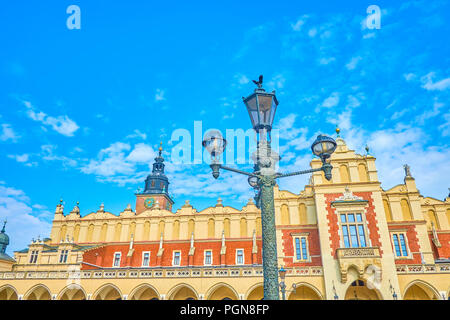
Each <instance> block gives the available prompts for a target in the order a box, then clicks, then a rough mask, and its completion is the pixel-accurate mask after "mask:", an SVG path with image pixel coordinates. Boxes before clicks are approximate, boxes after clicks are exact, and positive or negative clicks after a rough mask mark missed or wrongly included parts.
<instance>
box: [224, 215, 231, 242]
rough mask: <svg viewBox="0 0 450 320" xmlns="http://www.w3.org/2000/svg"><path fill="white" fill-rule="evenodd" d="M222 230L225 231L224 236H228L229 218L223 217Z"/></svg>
mask: <svg viewBox="0 0 450 320" xmlns="http://www.w3.org/2000/svg"><path fill="white" fill-rule="evenodd" d="M223 230H224V231H225V237H227V238H229V237H230V219H228V218H225V219H223Z"/></svg>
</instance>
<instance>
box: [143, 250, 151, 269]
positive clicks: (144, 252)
mask: <svg viewBox="0 0 450 320" xmlns="http://www.w3.org/2000/svg"><path fill="white" fill-rule="evenodd" d="M146 253H148V265H144V255H145V254H146ZM141 266H142V267H150V251H142V261H141Z"/></svg>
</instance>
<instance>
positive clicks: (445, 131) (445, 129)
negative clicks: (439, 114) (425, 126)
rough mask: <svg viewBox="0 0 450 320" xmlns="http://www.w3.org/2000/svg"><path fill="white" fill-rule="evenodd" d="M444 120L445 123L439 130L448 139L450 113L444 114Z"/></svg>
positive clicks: (449, 133)
mask: <svg viewBox="0 0 450 320" xmlns="http://www.w3.org/2000/svg"><path fill="white" fill-rule="evenodd" d="M443 118H444V120H445V122H444V123H443V124H441V125H440V126H439V127H438V129H439V130H440V131H441V134H442V136H443V137H448V136H450V112H448V113H446V114H444V116H443Z"/></svg>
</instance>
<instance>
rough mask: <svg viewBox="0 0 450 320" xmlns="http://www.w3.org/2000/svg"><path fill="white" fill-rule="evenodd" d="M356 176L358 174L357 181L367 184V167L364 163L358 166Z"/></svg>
mask: <svg viewBox="0 0 450 320" xmlns="http://www.w3.org/2000/svg"><path fill="white" fill-rule="evenodd" d="M358 174H359V181H361V182H367V181H369V175H368V173H367V167H366V165H365V164H364V163H360V164H358Z"/></svg>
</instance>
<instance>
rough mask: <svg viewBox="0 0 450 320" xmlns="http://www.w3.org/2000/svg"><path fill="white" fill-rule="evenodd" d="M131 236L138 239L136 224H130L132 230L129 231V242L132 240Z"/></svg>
mask: <svg viewBox="0 0 450 320" xmlns="http://www.w3.org/2000/svg"><path fill="white" fill-rule="evenodd" d="M131 235H133V237H134V238H136V222H132V223H131V224H130V230H129V231H128V241H130V240H131Z"/></svg>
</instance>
